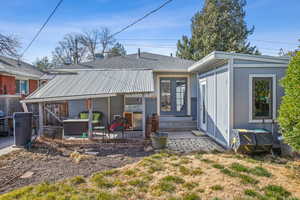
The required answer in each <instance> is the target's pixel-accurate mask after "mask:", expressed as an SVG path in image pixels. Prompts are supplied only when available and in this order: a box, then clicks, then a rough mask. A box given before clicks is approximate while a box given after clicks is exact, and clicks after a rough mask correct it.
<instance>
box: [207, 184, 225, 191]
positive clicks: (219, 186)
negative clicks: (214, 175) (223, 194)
mask: <svg viewBox="0 0 300 200" xmlns="http://www.w3.org/2000/svg"><path fill="white" fill-rule="evenodd" d="M210 189H212V190H223V189H224V187H223V186H221V185H213V186H211V187H210Z"/></svg>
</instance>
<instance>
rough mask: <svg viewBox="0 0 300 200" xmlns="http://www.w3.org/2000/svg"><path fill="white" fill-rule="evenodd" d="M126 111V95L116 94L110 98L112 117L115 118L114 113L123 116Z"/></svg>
mask: <svg viewBox="0 0 300 200" xmlns="http://www.w3.org/2000/svg"><path fill="white" fill-rule="evenodd" d="M123 112H124V96H123V95H120V96H115V97H111V98H110V114H111V116H110V119H111V120H113V116H114V115H120V116H123Z"/></svg>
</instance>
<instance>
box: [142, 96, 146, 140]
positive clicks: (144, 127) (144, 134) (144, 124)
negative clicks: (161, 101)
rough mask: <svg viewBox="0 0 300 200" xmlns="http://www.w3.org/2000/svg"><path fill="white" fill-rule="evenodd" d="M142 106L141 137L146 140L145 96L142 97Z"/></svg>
mask: <svg viewBox="0 0 300 200" xmlns="http://www.w3.org/2000/svg"><path fill="white" fill-rule="evenodd" d="M142 105H143V123H142V125H143V137H144V138H146V99H145V95H144V94H143V96H142Z"/></svg>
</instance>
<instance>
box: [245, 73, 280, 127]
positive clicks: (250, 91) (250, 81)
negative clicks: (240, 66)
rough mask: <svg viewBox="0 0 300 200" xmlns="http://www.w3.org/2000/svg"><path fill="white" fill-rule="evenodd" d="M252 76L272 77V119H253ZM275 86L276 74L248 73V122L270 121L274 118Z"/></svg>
mask: <svg viewBox="0 0 300 200" xmlns="http://www.w3.org/2000/svg"><path fill="white" fill-rule="evenodd" d="M253 78H272V87H273V88H272V104H273V105H272V106H273V107H272V119H266V120H262V119H253V105H252V103H253V100H252V95H253V85H252V83H253ZM276 88H277V82H276V74H249V123H263V122H264V123H272V122H273V121H274V120H276V106H277V104H276V96H277V95H276Z"/></svg>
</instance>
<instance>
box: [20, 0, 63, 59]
mask: <svg viewBox="0 0 300 200" xmlns="http://www.w3.org/2000/svg"><path fill="white" fill-rule="evenodd" d="M63 1H64V0H60V1H59V2H58V3H57V5H56V6H55V8H54V9H53V11H52V12H51V13H50V15H49V16H48V18H47V19H46V21H45V22H44V24H43V25H42V26H41V28H40V29H39V31H38V32H37V33H36V34H35V36H34V37H33V39H32V40H31V41H30V43H29V44H28V45H27V47H26V48H25V49H24V51H23V53H22V54H21V55H20V57H19V59H20V58H22V57H23V56H24V54H25V53H26V51H27V50H28V49H29V48H30V47H31V45H32V44H33V42H34V41H35V40H36V39H37V38H38V36H39V35H40V33H41V32H42V30H43V29H44V28H45V27H46V25H47V24H48V22H49V21H50V19H51V17H52V16H53V15H54V14H55V12H56V10H57V9H58V7H59V6H60V5H61V4H62V2H63Z"/></svg>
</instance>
